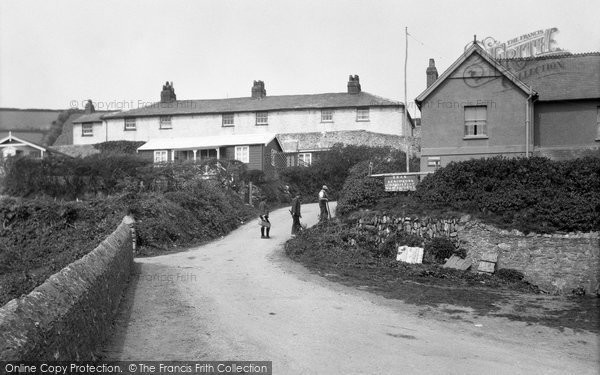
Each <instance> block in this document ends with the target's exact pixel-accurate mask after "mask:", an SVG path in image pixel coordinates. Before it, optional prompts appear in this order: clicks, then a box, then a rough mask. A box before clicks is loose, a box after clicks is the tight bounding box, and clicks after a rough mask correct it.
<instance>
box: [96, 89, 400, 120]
mask: <svg viewBox="0 0 600 375" xmlns="http://www.w3.org/2000/svg"><path fill="white" fill-rule="evenodd" d="M367 106H368V107H382V106H404V104H402V103H401V102H396V101H392V100H389V99H385V98H382V97H380V96H377V95H373V94H369V93H367V92H364V91H363V92H360V93H358V94H348V93H328V94H307V95H278V96H265V97H264V98H261V99H253V98H251V97H244V98H231V99H203V100H177V101H174V102H171V103H161V102H158V103H154V104H152V105H149V106H147V107H143V108H138V109H132V110H130V111H125V112H118V113H114V114H108V115H104V116H103V118H105V119H117V118H125V117H144V116H163V115H186V114H208V113H229V112H256V111H275V110H280V111H281V110H296V109H321V108H348V107H352V108H353V107H367Z"/></svg>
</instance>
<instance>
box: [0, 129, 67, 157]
mask: <svg viewBox="0 0 600 375" xmlns="http://www.w3.org/2000/svg"><path fill="white" fill-rule="evenodd" d="M51 154H56V155H62V156H67V155H65V154H63V153H62V152H59V151H56V150H53V149H51V148H49V147H46V146H42V145H40V144H37V143H34V142H30V141H27V140H25V139H22V138H18V137H15V136H14V135H12V132H10V131H9V133H8V136H7V137H4V138H2V139H0V159H2V158H7V157H10V156H29V157H32V158H36V159H43V158H45V157H47V156H48V155H51Z"/></svg>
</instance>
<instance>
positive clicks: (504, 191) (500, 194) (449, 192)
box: [414, 157, 600, 233]
mask: <svg viewBox="0 0 600 375" xmlns="http://www.w3.org/2000/svg"><path fill="white" fill-rule="evenodd" d="M414 198H416V199H418V200H419V201H420V202H422V203H424V204H428V205H435V206H438V207H439V206H445V207H448V208H452V209H457V210H463V211H471V212H479V213H483V214H486V215H490V216H494V217H495V219H496V220H499V221H500V222H502V223H503V224H504V225H507V226H510V227H513V228H515V229H519V230H521V231H524V232H530V231H534V232H539V233H549V232H555V231H592V230H598V229H599V228H600V158H595V157H585V158H581V159H575V160H568V161H552V160H550V159H547V158H543V157H531V158H510V159H509V158H504V157H493V158H486V159H472V160H468V161H463V162H453V163H450V164H449V165H448V166H446V167H444V168H441V169H439V170H437V171H436V172H435V173H434V174H432V175H429V176H427V177H426V178H425V179H424V180H423V181H422V182H421V183H420V184H419V185H418V187H417V191H416V192H415V194H414Z"/></svg>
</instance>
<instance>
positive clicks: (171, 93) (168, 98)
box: [160, 81, 177, 103]
mask: <svg viewBox="0 0 600 375" xmlns="http://www.w3.org/2000/svg"><path fill="white" fill-rule="evenodd" d="M176 100H177V96H176V95H175V87H174V86H173V82H171V83H169V81H166V82H165V84H164V85H163V88H162V91H161V92H160V102H161V103H170V102H174V101H176Z"/></svg>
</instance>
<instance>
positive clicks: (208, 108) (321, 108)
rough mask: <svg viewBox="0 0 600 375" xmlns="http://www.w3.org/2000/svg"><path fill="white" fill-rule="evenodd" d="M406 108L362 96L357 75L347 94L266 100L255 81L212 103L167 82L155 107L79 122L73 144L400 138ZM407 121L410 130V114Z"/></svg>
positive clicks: (388, 101)
mask: <svg viewBox="0 0 600 375" xmlns="http://www.w3.org/2000/svg"><path fill="white" fill-rule="evenodd" d="M404 110H405V107H404V105H403V104H402V103H399V102H395V101H391V100H388V99H385V98H381V97H379V96H376V95H372V94H369V93H367V92H363V91H362V89H361V85H360V81H359V77H358V76H356V75H355V76H350V78H349V80H348V83H347V91H346V92H342V93H326V94H310V95H279V96H268V95H267V93H266V89H265V84H264V82H262V81H254V84H253V86H252V89H251V96H250V97H245V98H231V99H214V100H177V97H176V95H175V89H174V87H173V84H172V83H169V82H167V83H166V84H165V85H164V86H163V89H162V92H161V101H160V102H158V103H155V104H153V105H150V106H147V107H144V108H139V109H134V110H130V111H125V112H118V113H112V114H104V115H102V116H94V114H93V113H91V114H90V115H89V116H88V117H85V116H83V118H82V119H78V120H77V121H76V122H75V123H74V127H73V143H74V144H95V143H100V142H106V141H116V140H127V141H145V142H150V141H154V140H165V139H184V138H188V139H190V138H195V139H197V140H198V142H201V141H200V140H201V139H202V138H204V137H221V139H227V137H229V138H230V139H233V138H235V137H238V136H241V137H242V138H243V136H250V135H270V134H282V133H311V132H337V131H356V130H367V131H370V132H376V133H383V134H391V135H395V136H403V135H404V131H403V121H404ZM408 121H409V127H410V128H412V118H410V116H408ZM232 137H233V138H232ZM199 144H200V143H199ZM219 146H220V147H225V146H227V145H219ZM230 146H233V145H230ZM193 147H194V146H193V145H189V147H188V150H187V151H190V152H193V150H194V149H196V150H200V149H201V147H196V148H193ZM145 151H147V150H145ZM156 151H168V150H156ZM171 151H173V150H171ZM177 151H178V152H179V153H180V152H182V150H180V149H177ZM178 155H179V154H178ZM186 155H188V156H189V155H191V154H186ZM226 155H227V157H229V154H226ZM219 156H220V157H223V156H224V154H222V153H220V154H219ZM186 157H187V156H186ZM173 159H174V160H177V158H176V157H174V158H173Z"/></svg>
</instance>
